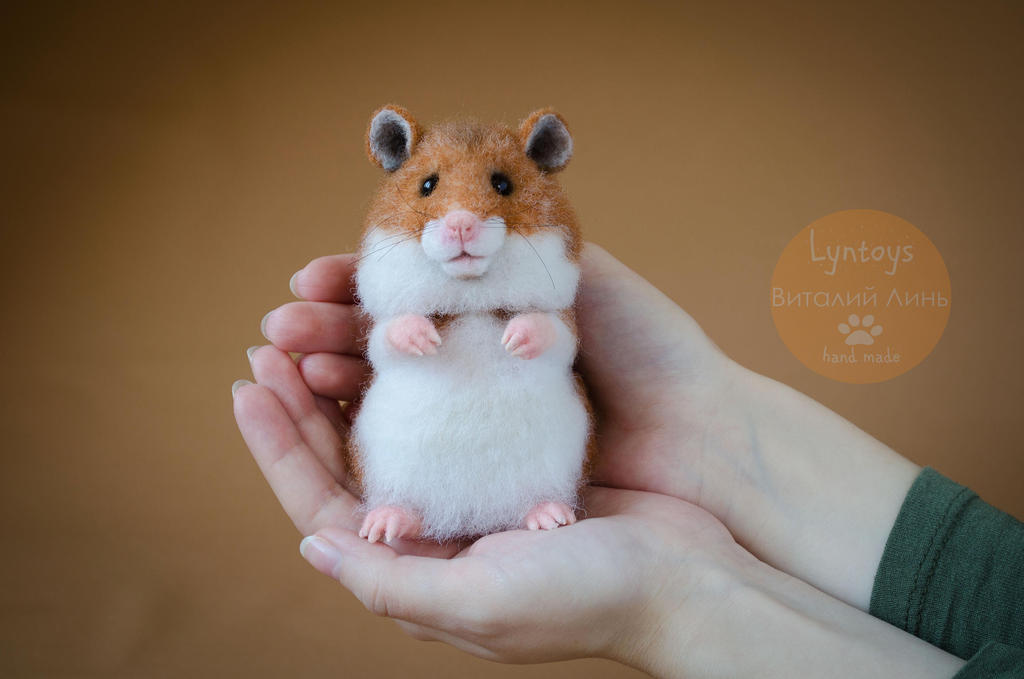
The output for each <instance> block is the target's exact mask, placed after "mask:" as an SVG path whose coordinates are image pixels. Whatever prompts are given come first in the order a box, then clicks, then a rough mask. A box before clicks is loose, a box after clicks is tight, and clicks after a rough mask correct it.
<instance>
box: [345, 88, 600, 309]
mask: <svg viewBox="0 0 1024 679" xmlns="http://www.w3.org/2000/svg"><path fill="white" fill-rule="evenodd" d="M366 149H367V154H368V155H369V157H370V160H371V161H373V162H374V163H375V164H376V165H378V166H380V167H381V168H383V169H384V170H385V171H386V172H387V175H386V176H385V177H384V179H383V181H382V182H381V184H380V187H379V189H378V191H377V194H376V195H375V197H374V199H373V202H372V203H371V207H370V210H369V212H368V215H367V220H366V228H365V232H364V234H363V243H362V253H361V259H360V263H359V273H358V275H357V282H358V285H359V293H360V298H361V299H362V301H363V303H364V306H367V307H368V310H369V311H370V312H371V314H372V313H374V308H373V307H374V306H375V303H377V302H385V301H386V302H387V303H386V304H385V306H387V307H388V308H387V309H383V308H382V309H380V311H381V312H382V313H387V312H394V311H395V309H396V308H401V309H400V310H401V311H403V312H414V313H427V312H445V313H457V312H460V311H468V310H481V309H485V308H488V307H489V308H498V307H503V306H505V307H516V306H524V305H525V306H534V307H540V308H546V307H554V308H564V307H566V306H568V305H569V304H571V303H572V297H573V296H574V295H575V288H576V284H577V281H578V269H577V266H576V263H577V261H578V257H579V252H580V248H581V244H582V240H581V236H580V232H579V228H578V226H577V224H576V218H575V215H574V214H573V211H572V208H571V207H570V206H569V203H568V201H567V199H566V198H565V195H564V193H563V191H562V189H561V186H560V185H559V183H558V181H557V179H556V178H555V177H554V176H553V175H554V174H555V173H556V172H558V171H559V170H561V169H562V168H563V167H565V165H566V163H568V162H569V158H570V157H571V155H572V137H571V136H570V134H569V130H568V128H567V126H566V124H565V121H564V120H563V119H562V118H561V116H559V115H558V114H557V113H555V112H554V111H552V110H549V109H543V110H540V111H536V112H534V113H533V114H531V115H530V116H528V117H527V118H526V119H525V120H524V121H523V122H522V124H521V125H520V126H519V128H518V130H513V129H512V128H510V127H508V126H504V125H498V124H482V123H478V122H474V121H459V122H447V123H442V124H439V125H436V126H432V127H429V128H427V129H426V130H424V129H422V128H421V127H420V125H419V124H418V123H417V122H416V121H415V119H413V117H412V116H411V115H410V114H409V112H408V111H406V110H405V109H402V108H400V107H398V106H385V107H384V108H382V109H380V110H379V111H377V112H376V113H375V114H374V115H373V117H372V118H371V120H370V125H369V128H368V130H367V140H366ZM375 294H376V295H377V296H378V297H383V298H391V299H389V300H383V299H368V297H372V296H373V295H375ZM395 297H400V298H404V302H406V304H405V305H404V306H403V302H402V301H400V300H398V299H395ZM566 298H568V301H567V302H566ZM377 306H380V305H379V304H377ZM424 306H427V307H430V308H427V309H424V308H423V307H424ZM406 307H410V308H406Z"/></svg>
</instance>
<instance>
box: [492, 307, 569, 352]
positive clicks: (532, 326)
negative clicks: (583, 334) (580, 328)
mask: <svg viewBox="0 0 1024 679" xmlns="http://www.w3.org/2000/svg"><path fill="white" fill-rule="evenodd" d="M557 338H558V331H557V330H556V328H555V324H554V322H553V321H552V320H551V316H550V315H549V314H545V313H532V314H522V315H521V316H516V317H514V318H513V319H512V320H510V321H509V322H508V325H507V326H505V333H504V334H503V335H502V336H501V344H502V346H504V347H505V351H507V352H508V353H510V354H512V355H513V356H518V357H519V358H523V359H526V360H529V359H531V358H537V357H538V356H540V355H541V354H543V353H544V352H545V351H547V350H548V348H549V347H551V345H552V344H554V343H555V340H556V339H557Z"/></svg>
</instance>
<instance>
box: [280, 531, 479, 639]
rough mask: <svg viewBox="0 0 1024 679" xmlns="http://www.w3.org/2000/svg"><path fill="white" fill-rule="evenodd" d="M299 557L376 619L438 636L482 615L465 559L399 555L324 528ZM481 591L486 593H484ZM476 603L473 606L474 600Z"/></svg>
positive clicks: (305, 544) (474, 579) (471, 562)
mask: <svg viewBox="0 0 1024 679" xmlns="http://www.w3.org/2000/svg"><path fill="white" fill-rule="evenodd" d="M299 551H300V552H301V553H302V556H303V558H305V559H306V560H307V561H308V562H309V563H310V564H311V565H312V566H313V567H314V568H316V569H317V570H318V571H320V572H321V573H323V574H324V575H329V576H331V577H333V578H335V579H336V580H338V581H339V582H340V583H341V584H342V585H343V586H344V587H345V588H346V589H348V590H349V591H350V592H352V593H353V594H354V595H355V596H356V598H358V599H359V601H360V602H362V604H363V605H364V606H366V608H367V609H369V610H370V611H371V612H372V613H374V614H376V615H381V616H385V617H389V618H397V619H400V620H406V621H409V622H414V623H418V624H421V625H427V626H430V627H434V628H437V629H442V630H458V629H461V628H463V626H464V623H465V622H467V621H466V620H464V619H463V618H464V617H466V616H467V615H472V617H477V615H475V614H472V613H470V612H473V611H475V612H476V613H479V612H480V611H481V610H482V602H481V601H480V599H481V597H480V596H477V597H474V596H473V594H472V593H473V592H480V591H481V588H479V587H476V586H475V585H474V583H476V582H480V581H481V578H480V573H479V572H476V570H477V569H475V568H474V560H472V559H469V558H462V559H456V560H453V561H449V560H447V559H437V558H431V557H424V556H413V555H401V554H398V553H396V552H395V551H394V550H393V549H392V548H391V547H389V546H387V545H385V544H381V543H374V544H371V543H369V542H367V541H366V540H363V539H362V538H360V537H358V536H357V535H356V534H355V533H354V532H352V531H348V530H344V529H340V528H325V529H324V530H321V531H319V532H318V533H316V534H315V535H311V536H309V537H307V538H305V539H304V540H303V541H302V543H301V545H300V546H299ZM483 591H486V589H484V590H483ZM474 599H475V600H474Z"/></svg>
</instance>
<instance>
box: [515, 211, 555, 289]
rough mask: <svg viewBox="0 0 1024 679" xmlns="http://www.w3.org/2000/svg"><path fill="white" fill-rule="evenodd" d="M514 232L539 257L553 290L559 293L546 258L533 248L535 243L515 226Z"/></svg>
mask: <svg viewBox="0 0 1024 679" xmlns="http://www.w3.org/2000/svg"><path fill="white" fill-rule="evenodd" d="M512 230H513V231H515V232H516V233H518V234H519V237H520V238H522V239H523V240H524V241H526V244H527V245H529V246H530V249H531V250H533V254H535V255H537V259H539V260H540V263H541V265H542V266H543V267H544V271H545V272H546V273H547V275H548V280H550V281H551V289H552V290H556V291H557V290H558V286H556V285H555V278H554V276H552V275H551V270H550V269H549V268H548V265H547V263H545V262H544V258H543V257H541V256H540V253H539V252H537V248H535V247H533V243H531V242H530V239H529V238H527V237H526V236H524V235H523V233H522V231H520V230H519V229H517V228H516V227H514V226H513V227H512Z"/></svg>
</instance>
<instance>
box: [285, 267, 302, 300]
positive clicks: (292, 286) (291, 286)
mask: <svg viewBox="0 0 1024 679" xmlns="http://www.w3.org/2000/svg"><path fill="white" fill-rule="evenodd" d="M300 273H302V269H299V270H298V271H296V272H295V273H293V274H292V277H291V278H289V279H288V289H289V290H291V291H292V294H293V295H295V296H296V297H301V295H300V294H299V291H298V289H296V287H295V281H296V279H298V277H299V274H300Z"/></svg>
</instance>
